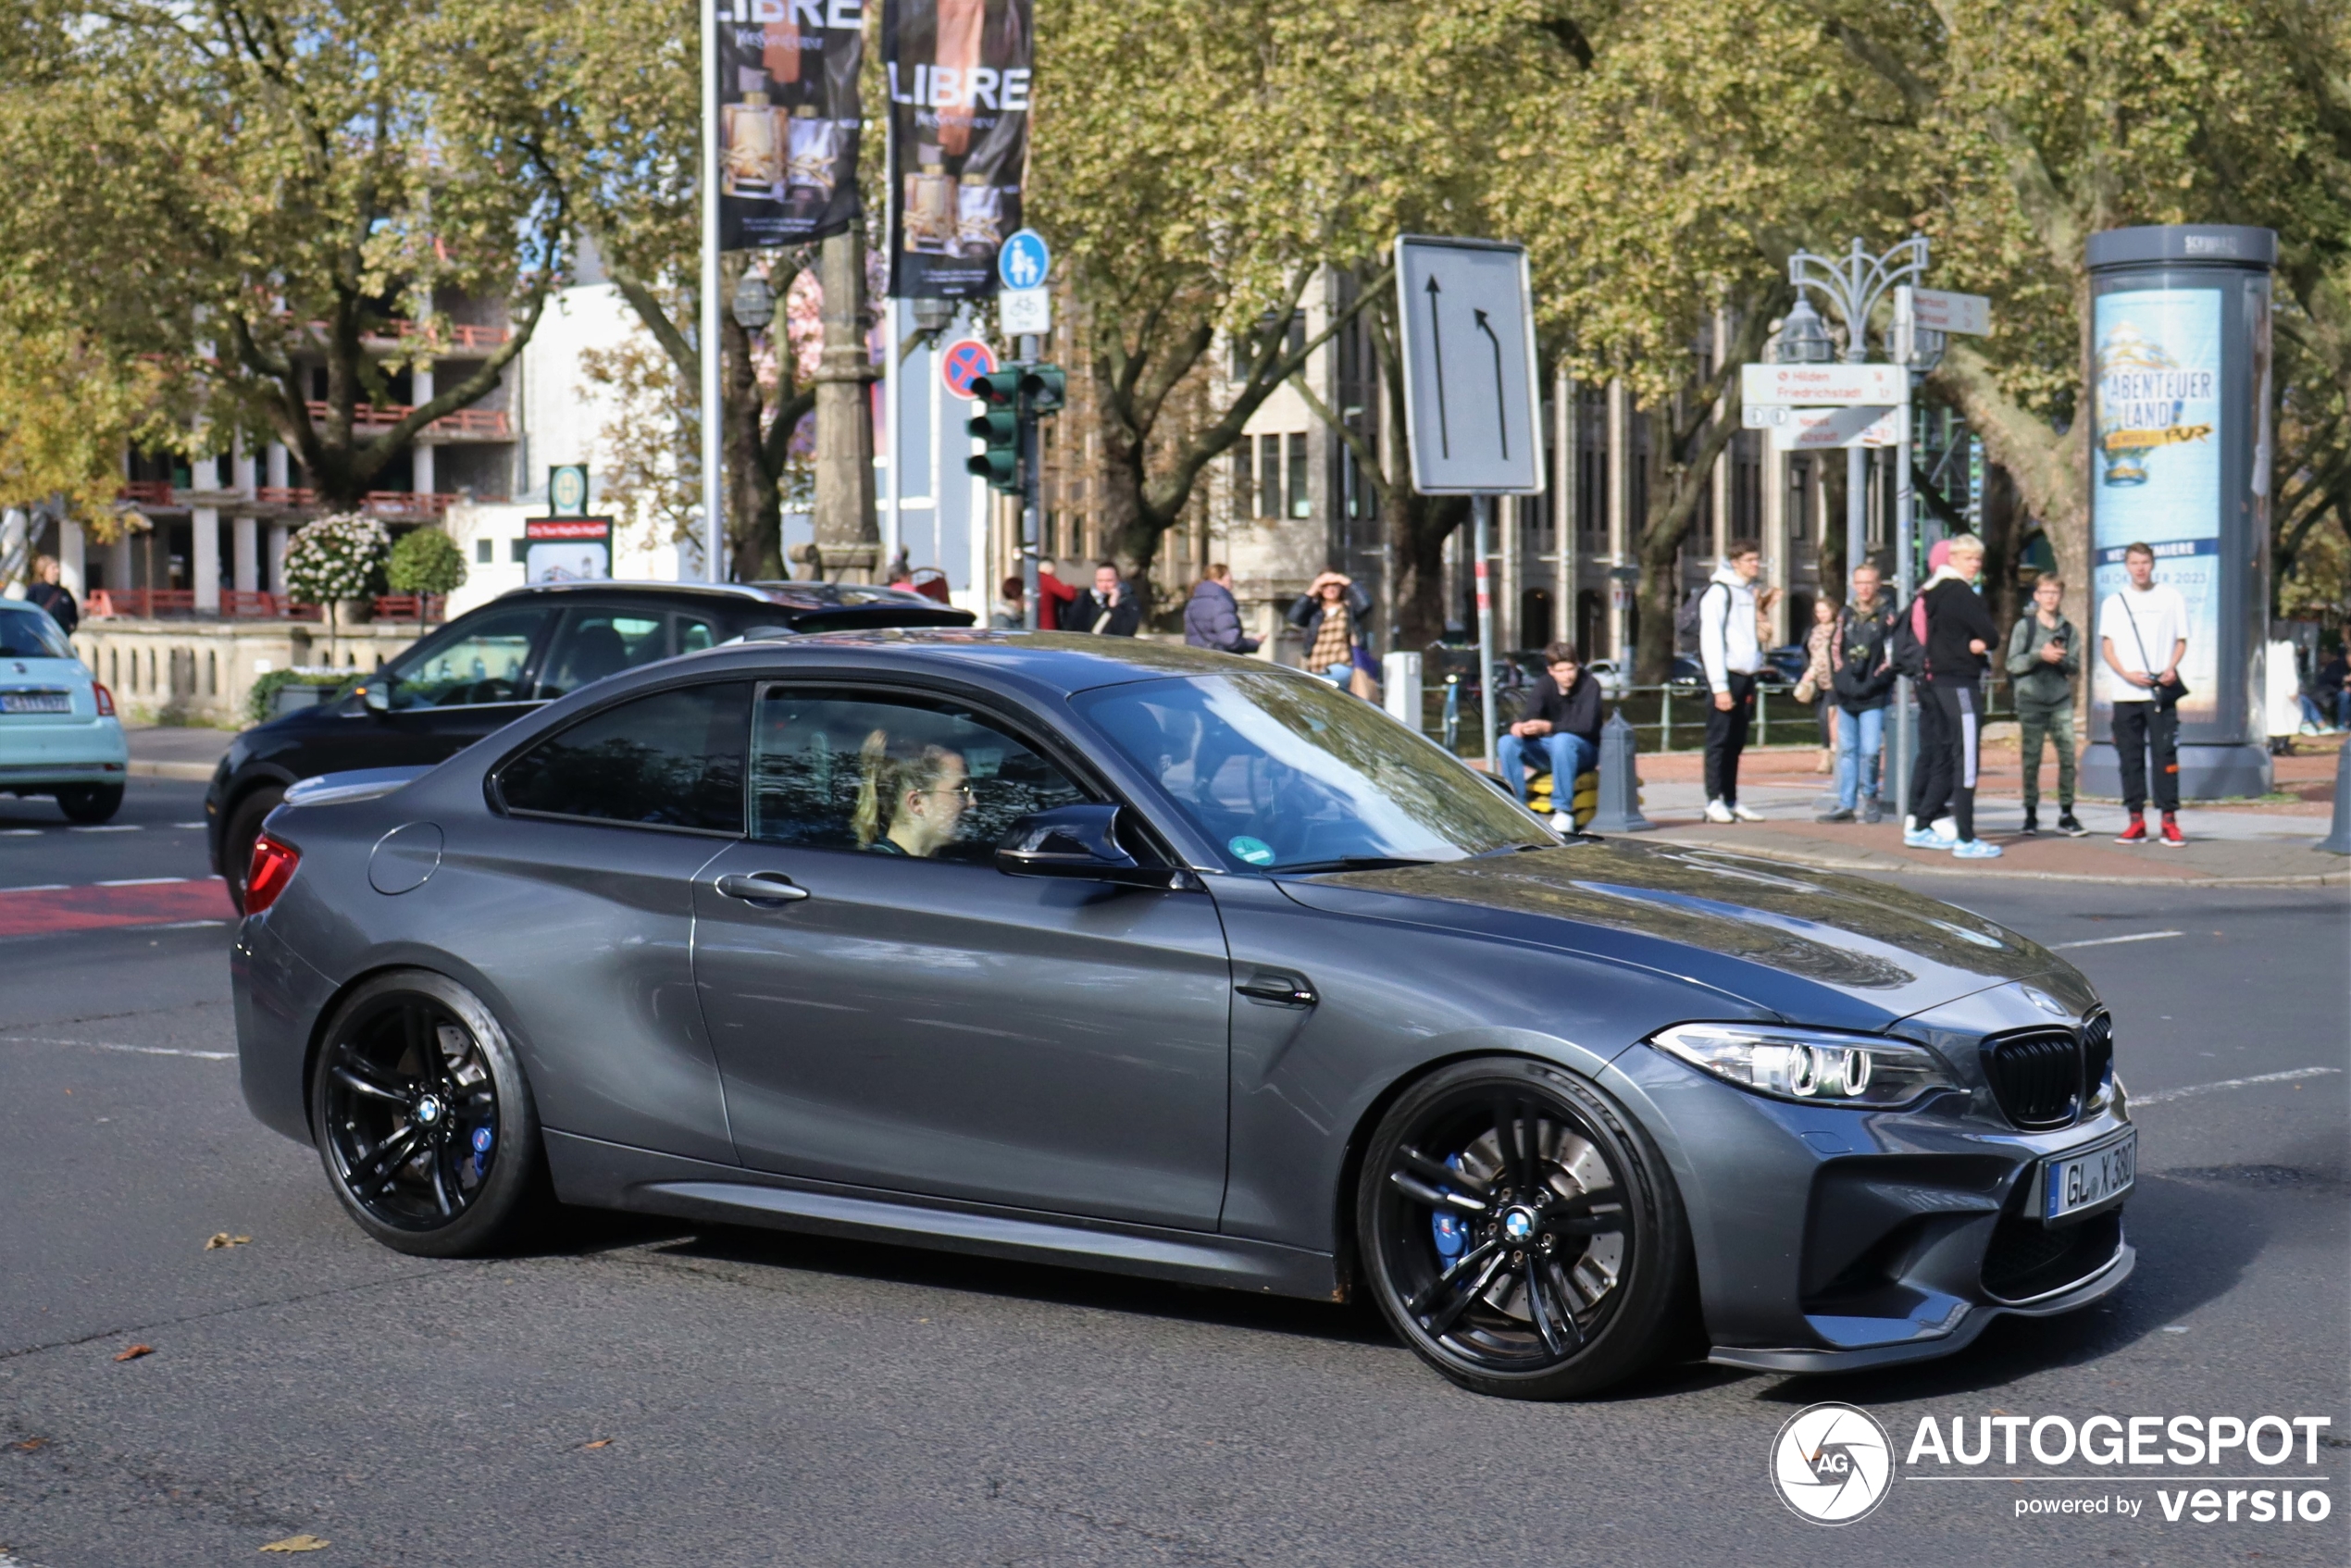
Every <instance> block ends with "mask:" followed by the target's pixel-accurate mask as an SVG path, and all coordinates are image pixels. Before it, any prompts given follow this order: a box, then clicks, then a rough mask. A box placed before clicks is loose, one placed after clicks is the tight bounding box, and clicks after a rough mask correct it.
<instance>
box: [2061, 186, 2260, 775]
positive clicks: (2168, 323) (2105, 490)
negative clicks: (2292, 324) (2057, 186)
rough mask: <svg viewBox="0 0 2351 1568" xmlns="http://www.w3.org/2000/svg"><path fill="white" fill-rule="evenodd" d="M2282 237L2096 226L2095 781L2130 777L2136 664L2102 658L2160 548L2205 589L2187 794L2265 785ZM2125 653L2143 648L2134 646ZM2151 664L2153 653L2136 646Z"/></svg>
mask: <svg viewBox="0 0 2351 1568" xmlns="http://www.w3.org/2000/svg"><path fill="white" fill-rule="evenodd" d="M2276 259H2277V236H2276V235H2275V234H2273V233H2272V232H2270V230H2267V229H2239V228H2230V227H2224V226H2220V225H2211V224H2187V225H2174V226H2170V227H2164V228H2146V229H2117V230H2109V231H2108V232H2106V233H2103V234H2094V235H2092V236H2091V237H2090V243H2089V268H2090V278H2091V284H2090V287H2091V305H2090V309H2091V323H2090V326H2091V339H2090V341H2091V355H2092V363H2091V366H2090V388H2089V391H2090V398H2089V414H2090V419H2091V428H2090V568H2091V578H2092V580H2091V582H2090V583H2089V584H2088V587H2089V590H2090V591H2089V593H2088V594H2087V595H2086V596H2084V597H2083V598H2081V599H2078V600H2077V601H2076V604H2077V605H2079V606H2080V608H2081V610H2082V613H2083V614H2084V615H2086V616H2089V617H2090V619H2089V620H2088V621H2087V622H2085V623H2084V629H2085V630H2087V631H2089V633H2090V640H2091V649H2090V651H2091V654H2092V660H2091V663H2092V675H2091V681H2090V703H2091V713H2090V737H2091V740H2092V744H2091V746H2090V749H2089V752H2088V753H2087V755H2085V756H2084V759H2083V777H2082V790H2083V793H2084V794H2088V795H2116V794H2119V793H2121V766H2120V763H2119V760H2118V758H2117V757H2116V754H2115V750H2114V744H2113V717H2114V693H2115V691H2117V690H2119V688H2120V684H2121V678H2120V677H2119V676H2117V675H2115V674H2114V672H2113V671H2112V670H2111V669H2109V668H2108V667H2107V666H2106V663H2105V661H2104V660H2103V659H2101V658H2098V657H2096V653H2097V637H2098V632H2097V628H2096V616H2097V612H2098V606H2099V605H2102V604H2105V602H2106V600H2107V598H2108V595H2110V594H2112V593H2114V592H2116V591H2118V590H2120V589H2121V587H2122V585H2123V583H2124V582H2125V581H2126V580H2127V579H2126V577H2125V575H2124V568H2123V562H2122V558H2123V553H2124V552H2125V551H2126V550H2127V549H2128V548H2129V547H2130V546H2131V545H2133V544H2146V546H2148V547H2149V548H2150V549H2152V550H2153V551H2154V552H2155V563H2156V579H2157V580H2158V581H2159V582H2166V583H2169V584H2171V586H2172V587H2173V588H2175V589H2177V590H2179V591H2180V594H2181V596H2182V597H2183V599H2185V600H2186V601H2187V607H2188V645H2187V652H2186V653H2185V654H2184V655H2183V657H2182V659H2181V661H2180V679H2181V683H2182V684H2183V686H2184V687H2185V688H2186V690H2187V695H2186V696H2184V697H2183V699H2182V700H2181V702H2180V710H2179V711H2180V795H2181V798H2182V799H2183V800H2191V801H2197V800H2203V801H2208V800H2219V799H2221V798H2224V797H2228V796H2235V795H2259V794H2265V793H2267V792H2268V790H2269V789H2270V757H2269V750H2268V748H2267V746H2266V745H2264V744H2263V735H2262V732H2261V726H2260V717H2261V705H2260V698H2261V657H2262V645H2263V640H2264V637H2265V635H2266V630H2267V616H2268V605H2269V559H2270V548H2269V540H2270V497H2269V483H2270V424H2269V407H2270V268H2271V266H2272V265H2273V264H2274V263H2275V261H2276ZM2124 652H2126V653H2128V652H2130V651H2129V650H2125V651H2124ZM2128 662H2130V663H2133V664H2135V663H2136V662H2137V661H2136V660H2135V659H2133V660H2130V661H2128Z"/></svg>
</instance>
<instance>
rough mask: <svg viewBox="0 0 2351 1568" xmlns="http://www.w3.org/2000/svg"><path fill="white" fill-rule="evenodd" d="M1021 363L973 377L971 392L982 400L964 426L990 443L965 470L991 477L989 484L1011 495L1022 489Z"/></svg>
mask: <svg viewBox="0 0 2351 1568" xmlns="http://www.w3.org/2000/svg"><path fill="white" fill-rule="evenodd" d="M1021 369H1022V367H1020V366H1018V365H1007V366H1005V367H1002V368H1001V369H997V370H992V371H990V372H989V373H988V374H987V375H985V376H975V377H973V378H972V383H971V395H972V397H973V398H974V400H976V402H977V403H978V404H980V412H979V413H977V414H976V415H974V416H973V417H972V418H971V421H970V422H969V424H967V425H966V426H965V427H964V428H965V429H968V430H969V431H970V432H971V433H972V434H973V435H975V436H977V437H978V438H979V439H980V440H981V441H983V442H987V443H988V450H987V451H986V452H983V453H975V454H973V455H972V456H970V457H968V458H966V459H965V460H964V471H965V472H966V473H971V474H976V475H977V476H979V477H980V478H981V479H986V480H987V481H988V485H989V489H991V490H999V491H1002V492H1005V493H1006V494H1009V495H1017V494H1019V493H1020V488H1021V486H1020V422H1021V412H1020V401H1019V400H1020V385H1021Z"/></svg>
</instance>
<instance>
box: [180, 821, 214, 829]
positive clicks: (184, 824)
mask: <svg viewBox="0 0 2351 1568" xmlns="http://www.w3.org/2000/svg"><path fill="white" fill-rule="evenodd" d="M172 826H173V827H174V828H209V827H211V826H212V824H210V823H208V822H175V823H173V824H172Z"/></svg>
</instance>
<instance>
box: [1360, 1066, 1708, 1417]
mask: <svg viewBox="0 0 2351 1568" xmlns="http://www.w3.org/2000/svg"><path fill="white" fill-rule="evenodd" d="M1356 1235H1357V1238H1358V1240H1359V1243H1360V1245H1361V1249H1362V1258H1363V1265H1364V1269H1363V1272H1364V1275H1365V1276H1366V1278H1367V1281H1368V1283H1369V1284H1370V1286H1371V1288H1372V1293H1373V1295H1374V1297H1375V1299H1376V1300H1378V1302H1379V1307H1380V1312H1381V1313H1382V1314H1383V1315H1385V1316H1386V1317H1387V1321H1388V1323H1389V1325H1390V1326H1392V1327H1393V1328H1394V1329H1395V1330H1396V1332H1397V1333H1398V1335H1399V1336H1400V1337H1401V1338H1403V1340H1404V1342H1405V1343H1406V1344H1408V1345H1410V1346H1412V1350H1414V1351H1415V1352H1416V1353H1417V1354H1418V1355H1419V1356H1420V1357H1421V1359H1422V1360H1423V1361H1425V1362H1427V1363H1429V1364H1430V1365H1431V1366H1433V1367H1435V1368H1436V1369H1437V1371H1438V1372H1440V1373H1442V1374H1443V1375H1445V1376H1446V1377H1448V1378H1449V1379H1451V1380H1452V1381H1453V1382H1455V1383H1458V1384H1460V1385H1461V1386H1462V1388H1467V1389H1470V1390H1472V1391H1473V1392H1475V1393H1480V1394H1492V1395H1497V1396H1499V1397H1501V1398H1504V1399H1517V1400H1562V1399H1574V1398H1577V1397H1580V1396H1582V1395H1586V1394H1590V1393H1593V1392H1595V1391H1597V1390H1598V1389H1600V1388H1606V1387H1607V1386H1608V1385H1610V1384H1611V1383H1615V1382H1618V1381H1620V1380H1622V1379H1623V1378H1626V1377H1629V1376H1631V1375H1634V1374H1635V1373H1636V1372H1639V1371H1640V1370H1642V1369H1643V1368H1644V1367H1646V1366H1648V1364H1649V1363H1652V1362H1653V1361H1655V1360H1656V1359H1657V1358H1658V1356H1659V1355H1660V1353H1661V1351H1662V1350H1664V1349H1665V1347H1666V1345H1667V1343H1668V1342H1669V1340H1670V1339H1671V1338H1673V1336H1674V1335H1675V1333H1677V1332H1678V1330H1679V1327H1680V1325H1681V1323H1682V1322H1683V1320H1684V1312H1683V1308H1684V1303H1685V1301H1686V1298H1687V1295H1688V1292H1689V1288H1690V1282H1691V1276H1692V1270H1691V1265H1690V1248H1689V1235H1688V1225H1687V1221H1686V1219H1685V1218H1684V1215H1683V1212H1682V1203H1681V1197H1680V1194H1679V1193H1678V1192H1677V1191H1676V1190H1675V1188H1674V1186H1673V1177H1672V1176H1671V1175H1670V1174H1669V1173H1668V1172H1667V1171H1666V1169H1665V1162H1664V1159H1663V1157H1662V1156H1661V1154H1659V1152H1658V1151H1657V1149H1656V1146H1655V1145H1654V1144H1653V1143H1651V1142H1650V1141H1649V1139H1648V1137H1647V1136H1646V1135H1645V1134H1644V1133H1643V1132H1642V1131H1641V1129H1640V1127H1639V1126H1638V1125H1637V1124H1636V1123H1635V1122H1634V1120H1633V1119H1632V1117H1631V1116H1630V1115H1629V1114H1626V1113H1625V1111H1624V1109H1623V1107H1622V1106H1620V1105H1618V1104H1617V1102H1616V1101H1614V1100H1612V1099H1611V1098H1610V1097H1609V1096H1608V1095H1607V1094H1606V1093H1604V1092H1602V1091H1601V1090H1600V1089H1598V1087H1596V1086H1595V1085H1593V1084H1591V1083H1589V1082H1587V1081H1586V1080H1585V1079H1583V1078H1579V1077H1577V1076H1574V1074H1572V1073H1568V1072H1565V1071H1563V1070H1561V1068H1558V1067H1555V1066H1551V1065H1549V1064H1545V1063H1540V1062H1532V1061H1524V1060H1520V1059H1516V1058H1506V1057H1494V1058H1486V1059H1483V1060H1477V1061H1470V1062H1462V1063H1458V1064H1454V1065H1452V1066H1450V1067H1447V1068H1445V1069H1443V1070H1441V1071H1439V1072H1437V1073H1435V1074H1432V1075H1431V1076H1428V1077H1427V1078H1424V1079H1423V1080H1422V1081H1421V1082H1419V1083H1417V1084H1414V1085H1413V1086H1412V1088H1410V1089H1407V1090H1406V1091H1405V1092H1404V1093H1403V1095H1402V1096H1401V1097H1400V1098H1399V1099H1398V1101H1396V1103H1395V1104H1394V1105H1393V1106H1392V1107H1390V1108H1389V1110H1388V1112H1387V1115H1386V1116H1384V1117H1382V1118H1381V1120H1380V1124H1379V1128H1378V1130H1377V1131H1376V1132H1375V1134H1374V1135H1373V1137H1372V1140H1371V1143H1370V1145H1369V1147H1368V1148H1367V1149H1366V1150H1365V1152H1364V1159H1363V1171H1362V1178H1361V1182H1360V1184H1359V1187H1358V1188H1357V1201H1356Z"/></svg>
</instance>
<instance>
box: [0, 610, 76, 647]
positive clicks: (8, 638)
mask: <svg viewBox="0 0 2351 1568" xmlns="http://www.w3.org/2000/svg"><path fill="white" fill-rule="evenodd" d="M72 657H73V645H72V644H71V643H69V642H68V641H66V634H65V633H64V632H63V631H61V630H59V629H58V628H57V623H56V621H53V620H51V619H50V618H49V612H48V611H46V610H38V609H20V608H19V607H17V606H15V605H10V606H8V607H7V608H6V609H0V658H9V659H70V658H72Z"/></svg>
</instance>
